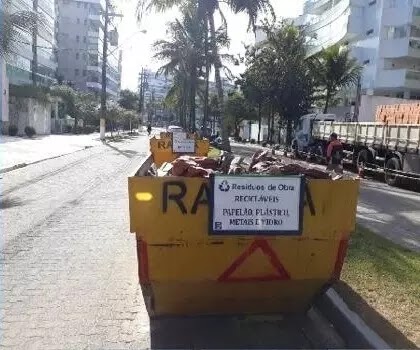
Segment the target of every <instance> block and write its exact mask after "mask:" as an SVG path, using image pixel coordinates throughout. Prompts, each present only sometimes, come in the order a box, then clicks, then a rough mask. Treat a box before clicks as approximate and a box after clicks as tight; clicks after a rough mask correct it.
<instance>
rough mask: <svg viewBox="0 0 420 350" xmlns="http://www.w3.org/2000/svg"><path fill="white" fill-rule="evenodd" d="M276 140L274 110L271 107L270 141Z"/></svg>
mask: <svg viewBox="0 0 420 350" xmlns="http://www.w3.org/2000/svg"><path fill="white" fill-rule="evenodd" d="M273 141H274V111H273V108H271V131H270V142H273Z"/></svg>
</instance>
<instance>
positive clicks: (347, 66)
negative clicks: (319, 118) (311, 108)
mask: <svg viewBox="0 0 420 350" xmlns="http://www.w3.org/2000/svg"><path fill="white" fill-rule="evenodd" d="M312 64H313V68H312V70H313V71H314V73H315V75H316V79H317V81H318V83H319V85H320V86H322V88H324V89H325V107H324V113H327V112H328V108H329V106H330V103H331V100H332V99H334V97H335V96H336V95H337V93H338V92H339V91H340V90H341V89H343V88H348V87H353V86H355V85H357V84H358V82H359V79H360V75H361V72H362V67H361V66H360V65H359V64H358V63H357V60H356V59H354V58H351V57H350V51H349V50H348V49H347V48H342V47H340V46H339V45H334V46H331V47H329V48H327V49H324V50H322V51H321V52H320V53H319V55H317V56H315V57H314V61H313V62H312Z"/></svg>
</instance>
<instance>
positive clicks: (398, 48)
mask: <svg viewBox="0 0 420 350" xmlns="http://www.w3.org/2000/svg"><path fill="white" fill-rule="evenodd" d="M380 57H382V58H399V57H412V58H420V40H418V39H412V38H398V39H387V40H383V41H382V43H381V47H380Z"/></svg>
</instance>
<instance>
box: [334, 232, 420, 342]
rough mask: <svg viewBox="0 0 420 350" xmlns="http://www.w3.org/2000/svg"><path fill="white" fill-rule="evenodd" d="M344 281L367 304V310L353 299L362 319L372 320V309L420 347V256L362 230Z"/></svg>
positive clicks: (352, 246) (352, 245)
mask: <svg viewBox="0 0 420 350" xmlns="http://www.w3.org/2000/svg"><path fill="white" fill-rule="evenodd" d="M341 279H342V281H343V282H344V284H347V285H348V286H349V287H350V288H351V289H352V290H353V291H354V292H356V293H357V294H358V295H359V296H360V297H362V299H363V300H364V302H365V303H366V304H367V305H365V307H363V302H360V300H359V301H357V300H355V299H354V298H353V301H354V302H355V303H356V304H358V305H356V308H357V307H359V310H357V311H359V312H360V313H361V314H362V317H363V316H366V317H369V315H368V310H366V308H369V307H371V308H373V309H375V310H376V311H377V312H378V313H379V314H380V315H381V316H383V318H385V319H386V320H387V321H389V322H390V323H391V324H392V325H393V326H394V327H396V328H397V329H398V330H400V331H401V332H402V334H403V335H404V336H405V337H406V338H407V339H409V340H410V341H411V342H413V343H414V344H416V345H417V346H420V254H419V253H416V252H413V251H410V250H407V249H405V248H403V247H401V246H399V245H397V244H394V243H392V242H391V241H389V240H387V239H385V238H382V237H380V236H378V235H376V234H374V233H372V232H371V231H369V230H367V229H364V228H362V227H358V228H357V230H356V232H355V233H354V234H353V235H352V238H351V243H350V247H349V252H348V255H347V259H346V263H345V265H344V267H343V272H342V275H341ZM350 288H349V289H350ZM338 289H340V285H339V286H338ZM341 289H342V288H341ZM341 291H342V290H341ZM341 291H340V292H341ZM344 292H345V291H344ZM352 306H354V305H352ZM373 322H374V323H375V321H373ZM378 326H379V328H382V329H383V328H384V327H385V326H384V325H378ZM388 333H389V332H388ZM381 335H382V334H381ZM394 338H395V337H394ZM394 340H395V339H394ZM400 345H401V346H404V345H405V344H400Z"/></svg>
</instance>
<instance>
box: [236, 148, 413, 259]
mask: <svg viewBox="0 0 420 350" xmlns="http://www.w3.org/2000/svg"><path fill="white" fill-rule="evenodd" d="M257 149H258V148H257V147H255V146H242V145H241V146H238V145H235V146H234V147H233V152H235V153H239V154H241V155H243V156H245V157H251V156H252V154H254V152H255V151H256V150H257ZM343 200H345V198H343ZM357 219H358V222H359V223H360V224H362V225H364V226H365V227H367V228H369V229H371V230H373V231H374V232H376V233H378V234H380V235H381V236H383V237H386V238H388V239H390V240H392V241H393V242H396V243H398V244H400V245H402V246H404V247H406V248H408V249H412V250H416V251H420V193H418V192H413V191H409V190H405V189H402V188H394V187H390V186H388V185H387V184H385V183H383V182H379V181H376V180H373V179H364V180H362V182H361V188H360V197H359V205H358V210H357Z"/></svg>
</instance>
